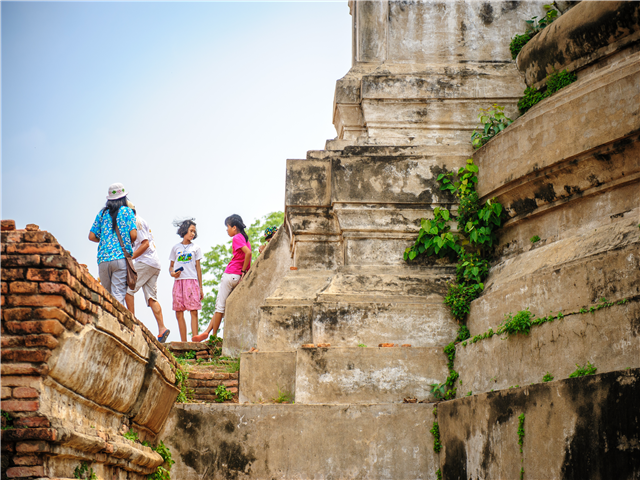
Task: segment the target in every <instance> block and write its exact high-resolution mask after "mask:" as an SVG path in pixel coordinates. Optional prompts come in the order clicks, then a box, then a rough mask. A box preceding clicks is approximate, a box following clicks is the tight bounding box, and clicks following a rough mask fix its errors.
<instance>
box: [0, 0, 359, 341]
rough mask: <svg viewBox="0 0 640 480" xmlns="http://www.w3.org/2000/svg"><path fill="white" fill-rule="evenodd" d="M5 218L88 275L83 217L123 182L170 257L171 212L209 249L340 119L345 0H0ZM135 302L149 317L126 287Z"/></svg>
mask: <svg viewBox="0 0 640 480" xmlns="http://www.w3.org/2000/svg"><path fill="white" fill-rule="evenodd" d="M1 14H2V218H4V219H8V218H11V219H14V220H15V221H16V224H17V226H18V228H24V226H25V225H26V224H27V223H36V224H38V225H40V227H41V229H44V230H48V231H50V232H51V233H53V234H54V235H55V236H56V238H57V239H58V240H59V241H60V243H61V244H62V245H63V246H64V247H65V248H66V249H67V250H69V251H70V252H71V254H72V255H74V256H75V257H76V259H77V260H78V261H79V262H80V263H85V264H87V265H88V266H89V269H90V271H91V273H92V274H93V275H94V276H97V271H98V270H97V264H96V245H95V244H93V243H91V242H89V241H88V240H87V235H88V233H89V228H90V227H91V224H92V222H93V220H94V218H95V215H96V214H97V213H98V211H99V210H100V208H102V207H103V206H104V202H105V195H106V190H107V187H108V186H109V184H111V183H114V182H122V183H124V185H125V187H126V188H127V189H128V190H129V191H130V192H131V193H130V200H131V201H133V202H134V203H135V204H136V206H137V209H138V213H139V214H140V215H141V216H142V217H144V218H145V219H146V220H147V222H148V223H149V224H150V226H151V229H152V231H153V233H154V235H155V239H156V244H157V246H158V251H159V255H160V258H161V260H162V261H163V264H167V265H166V266H165V270H164V271H163V274H162V275H161V281H160V283H159V299H160V303H161V305H162V307H163V310H164V316H165V323H166V324H167V325H168V326H169V328H171V331H172V334H171V337H170V340H178V339H179V337H178V329H177V325H176V321H175V316H174V312H173V311H172V310H171V287H172V279H171V278H170V277H169V274H168V273H167V269H168V261H167V257H168V255H169V251H170V249H171V247H172V246H173V245H174V244H175V243H177V242H178V241H179V240H180V238H179V237H178V236H177V235H176V234H175V229H174V228H173V226H172V225H171V221H172V220H173V219H174V218H177V217H184V216H193V217H195V218H196V222H197V223H198V233H199V237H198V239H197V240H196V243H198V244H200V245H201V246H202V247H203V249H204V250H205V251H206V250H208V249H209V248H210V247H211V246H213V245H215V244H217V243H221V242H224V241H227V240H228V237H227V236H226V231H225V227H224V225H223V222H224V219H225V218H226V217H227V216H228V215H230V214H232V213H238V214H240V215H241V216H242V217H243V219H244V220H245V223H246V224H247V225H248V224H249V223H250V222H251V221H252V220H254V219H256V218H258V217H261V216H263V215H265V214H267V213H269V212H271V211H275V210H282V209H283V208H284V204H283V202H284V182H285V161H286V159H287V158H304V156H305V155H306V151H307V150H319V149H322V148H323V147H324V142H325V140H326V139H329V138H334V137H335V135H336V133H335V129H334V127H333V125H332V123H331V120H332V102H333V92H334V88H335V81H336V80H337V79H338V78H340V77H342V76H344V75H345V74H346V73H347V71H348V70H349V68H350V66H351V17H350V15H349V8H348V5H347V2H346V1H341V2H317V3H313V2H307V3H297V2H289V3H275V2H274V3H271V2H259V3H251V2H214V3H146V2H141V3H124V2H106V3H92V2H86V3H82V2H68V3H57V2H46V3H45V2H42V3H40V2H2V3H1ZM136 309H137V314H138V315H137V316H138V317H139V318H140V319H141V320H142V321H143V322H144V323H145V324H146V325H147V326H148V327H149V328H150V329H151V330H152V331H153V332H156V330H157V327H156V325H155V321H154V320H153V316H152V314H151V312H150V310H149V309H148V308H146V307H145V306H144V300H143V297H142V295H141V294H139V295H138V296H137V297H136Z"/></svg>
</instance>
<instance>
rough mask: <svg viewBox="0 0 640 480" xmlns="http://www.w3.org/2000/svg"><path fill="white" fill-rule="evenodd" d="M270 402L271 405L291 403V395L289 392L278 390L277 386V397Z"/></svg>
mask: <svg viewBox="0 0 640 480" xmlns="http://www.w3.org/2000/svg"><path fill="white" fill-rule="evenodd" d="M271 400H273V403H293V395H292V394H291V393H290V392H287V391H282V390H280V386H278V396H277V397H275V398H272V399H271Z"/></svg>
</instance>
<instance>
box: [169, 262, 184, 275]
mask: <svg viewBox="0 0 640 480" xmlns="http://www.w3.org/2000/svg"><path fill="white" fill-rule="evenodd" d="M181 273H182V272H174V271H173V260H171V265H169V275H171V276H172V277H173V278H179V277H180V274H181Z"/></svg>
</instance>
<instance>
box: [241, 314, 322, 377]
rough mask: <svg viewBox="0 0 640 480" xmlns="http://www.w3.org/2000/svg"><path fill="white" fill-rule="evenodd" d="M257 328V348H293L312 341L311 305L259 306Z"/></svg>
mask: <svg viewBox="0 0 640 480" xmlns="http://www.w3.org/2000/svg"><path fill="white" fill-rule="evenodd" d="M258 328H259V330H258V342H257V343H258V345H257V346H258V349H261V350H264V349H269V350H272V351H287V350H289V351H291V350H295V349H296V348H298V347H299V346H301V345H302V344H304V343H311V341H312V330H311V328H312V327H311V307H310V306H307V305H296V306H285V305H278V306H263V307H261V308H260V324H259V327H258ZM241 376H242V375H241Z"/></svg>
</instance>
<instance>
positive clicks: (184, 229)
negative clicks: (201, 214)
mask: <svg viewBox="0 0 640 480" xmlns="http://www.w3.org/2000/svg"><path fill="white" fill-rule="evenodd" d="M193 220H195V219H187V220H183V221H182V222H173V225H174V226H176V227H178V235H180V237H182V238H184V236H185V235H186V234H187V233H188V232H189V227H191V225H193V226H194V227H195V226H196V222H194V221H193ZM196 238H198V230H197V229H196V234H195V235H194V236H193V239H194V240H195V239H196Z"/></svg>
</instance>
